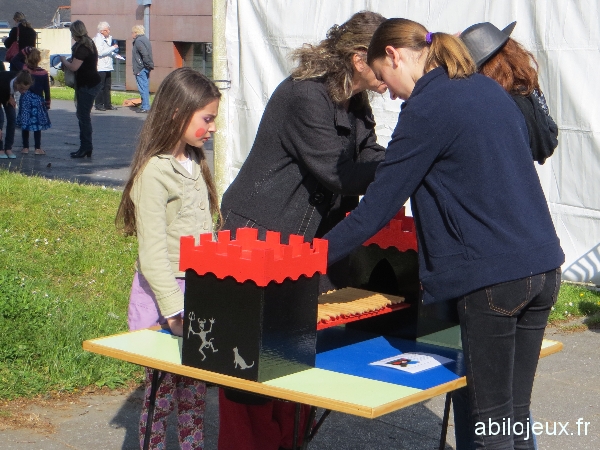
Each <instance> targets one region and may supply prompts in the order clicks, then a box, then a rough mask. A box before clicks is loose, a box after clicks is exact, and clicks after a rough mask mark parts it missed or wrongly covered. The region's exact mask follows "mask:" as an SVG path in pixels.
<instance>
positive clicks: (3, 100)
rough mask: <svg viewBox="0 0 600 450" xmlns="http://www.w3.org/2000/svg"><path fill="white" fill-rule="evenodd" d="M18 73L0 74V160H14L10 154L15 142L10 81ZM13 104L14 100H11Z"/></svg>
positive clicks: (14, 113) (14, 115)
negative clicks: (3, 133)
mask: <svg viewBox="0 0 600 450" xmlns="http://www.w3.org/2000/svg"><path fill="white" fill-rule="evenodd" d="M18 73H19V72H16V71H10V72H8V71H5V72H0V159H6V158H15V155H14V153H13V152H12V146H13V143H14V140H15V122H16V111H15V107H14V105H13V103H11V98H12V95H11V86H10V84H11V81H12V80H14V78H15V77H16V76H17V74H18ZM13 102H14V99H13ZM5 115H6V135H4V141H3V139H2V137H3V136H2V127H3V126H4V116H5Z"/></svg>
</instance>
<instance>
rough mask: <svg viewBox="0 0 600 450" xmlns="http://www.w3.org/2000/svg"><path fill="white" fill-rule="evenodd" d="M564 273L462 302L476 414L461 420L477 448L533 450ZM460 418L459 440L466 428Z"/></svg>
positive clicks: (514, 283)
mask: <svg viewBox="0 0 600 450" xmlns="http://www.w3.org/2000/svg"><path fill="white" fill-rule="evenodd" d="M560 275H561V271H560V268H558V269H555V270H551V271H549V272H546V273H541V274H538V275H533V276H530V277H527V278H522V279H520V280H515V281H510V282H507V283H500V284H496V285H493V286H489V287H486V288H484V289H480V290H478V291H475V292H472V293H470V294H468V295H466V296H464V297H463V298H462V299H461V300H460V301H459V303H458V314H459V318H460V327H461V336H462V345H463V352H464V356H465V364H466V369H467V392H468V398H469V407H470V413H471V417H470V418H467V419H465V418H462V419H465V420H469V422H468V425H469V427H468V428H469V429H470V430H471V432H472V433H473V435H472V438H473V442H474V443H475V446H474V447H475V448H485V449H488V450H513V449H528V450H533V449H534V440H533V434H532V430H531V420H530V410H529V407H530V403H531V391H532V388H533V379H534V376H535V371H536V369H537V363H538V359H539V355H540V349H541V346H542V339H543V338H544V330H545V328H546V324H547V322H548V315H549V314H550V309H551V308H552V306H553V305H554V303H555V302H556V297H557V295H558V290H559V288H560ZM455 397H456V396H455ZM455 400H457V399H456V398H455ZM455 420H456V419H455ZM458 420H459V423H457V424H456V425H457V442H458V440H459V439H460V440H463V441H464V436H459V434H460V433H459V429H458V428H459V427H460V428H461V429H463V430H464V428H465V427H464V426H461V424H460V420H461V417H458ZM509 420H510V422H509ZM509 423H510V426H509ZM467 448H468V447H467Z"/></svg>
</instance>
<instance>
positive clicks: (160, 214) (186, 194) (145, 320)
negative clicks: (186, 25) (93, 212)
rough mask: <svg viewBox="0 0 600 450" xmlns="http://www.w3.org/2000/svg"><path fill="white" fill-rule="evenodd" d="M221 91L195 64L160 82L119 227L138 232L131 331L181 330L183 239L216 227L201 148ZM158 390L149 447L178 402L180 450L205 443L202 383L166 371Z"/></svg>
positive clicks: (158, 442) (161, 444)
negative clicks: (161, 327)
mask: <svg viewBox="0 0 600 450" xmlns="http://www.w3.org/2000/svg"><path fill="white" fill-rule="evenodd" d="M220 97H221V94H220V92H219V91H218V89H217V87H216V86H215V85H214V83H213V82H212V81H210V80H209V79H208V78H206V77H205V76H204V75H202V74H200V73H199V72H196V71H195V70H192V69H190V68H181V69H177V70H175V71H173V72H171V73H170V74H169V75H168V76H167V77H166V78H165V79H164V81H163V82H162V83H161V85H160V87H159V88H158V92H157V93H156V98H155V100H154V104H153V107H152V109H151V110H150V113H149V115H148V119H146V122H145V123H144V126H143V128H142V132H141V136H140V142H139V144H138V147H137V150H136V153H135V155H134V157H133V161H132V164H131V176H130V178H129V181H128V182H127V184H126V185H125V189H124V191H123V197H122V199H121V204H120V205H119V210H118V212H117V225H118V226H120V227H121V228H122V229H123V231H124V232H125V234H128V235H132V234H136V235H137V238H138V243H139V250H138V251H139V256H138V260H137V272H136V274H135V276H134V279H133V285H132V288H131V295H130V300H129V312H128V323H129V329H130V330H138V329H142V328H148V327H150V326H153V325H157V324H160V325H163V326H165V325H166V326H168V328H170V330H171V332H172V333H173V334H176V335H178V336H181V335H182V334H183V318H182V313H183V292H184V289H185V280H184V276H185V274H184V273H183V272H180V271H179V238H180V237H181V236H184V235H186V236H187V235H192V236H196V238H198V236H199V235H200V234H201V233H208V232H212V216H213V215H215V214H216V215H219V214H220V213H219V204H218V198H217V191H216V188H215V185H214V183H213V180H212V177H211V174H210V171H209V169H208V165H207V163H206V159H205V157H204V152H203V151H202V147H203V145H204V143H205V142H206V141H207V140H208V139H209V138H210V136H211V134H212V133H214V132H215V129H216V128H215V123H214V120H215V117H216V116H217V112H218V107H219V98H220ZM164 375H165V376H164V380H163V381H162V383H161V385H160V386H159V389H158V392H157V396H156V406H155V412H154V423H153V426H152V431H151V434H150V448H157V449H164V448H165V435H166V427H167V417H168V416H169V414H170V413H171V412H172V411H173V409H174V408H175V405H177V410H178V411H177V412H178V421H177V424H178V434H179V444H180V446H181V448H182V449H202V448H203V447H204V431H203V427H204V423H203V422H204V409H205V400H204V399H205V395H206V385H205V384H204V382H202V381H199V380H194V379H191V378H187V377H184V376H180V375H174V374H171V373H166V374H164ZM151 383H152V371H151V370H150V369H146V380H145V385H146V395H145V401H144V406H143V409H142V415H141V418H140V445H141V446H143V442H144V436H145V435H146V420H147V417H148V407H149V397H150V388H151Z"/></svg>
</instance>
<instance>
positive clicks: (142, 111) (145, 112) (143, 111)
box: [136, 109, 150, 114]
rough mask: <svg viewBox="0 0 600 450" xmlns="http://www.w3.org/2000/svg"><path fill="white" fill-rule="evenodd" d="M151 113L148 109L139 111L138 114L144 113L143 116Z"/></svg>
mask: <svg viewBox="0 0 600 450" xmlns="http://www.w3.org/2000/svg"><path fill="white" fill-rule="evenodd" d="M149 112H150V111H148V110H147V109H138V110H137V111H136V113H142V114H148V113H149Z"/></svg>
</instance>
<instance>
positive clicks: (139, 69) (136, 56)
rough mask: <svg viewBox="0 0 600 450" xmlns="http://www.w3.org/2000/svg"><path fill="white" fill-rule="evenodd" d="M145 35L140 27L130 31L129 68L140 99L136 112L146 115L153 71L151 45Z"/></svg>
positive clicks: (144, 31)
mask: <svg viewBox="0 0 600 450" xmlns="http://www.w3.org/2000/svg"><path fill="white" fill-rule="evenodd" d="M145 33H146V30H145V29H144V27H143V26H142V25H135V26H134V27H133V28H132V30H131V37H132V38H133V47H132V49H131V51H132V56H133V57H132V59H131V67H132V68H133V74H134V75H135V81H136V83H137V86H138V91H140V97H142V104H141V106H140V109H138V110H137V111H136V112H139V113H147V112H148V111H149V110H150V71H151V70H153V69H154V61H153V60H152V45H151V44H150V40H149V39H148V38H147V37H146V34H145Z"/></svg>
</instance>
